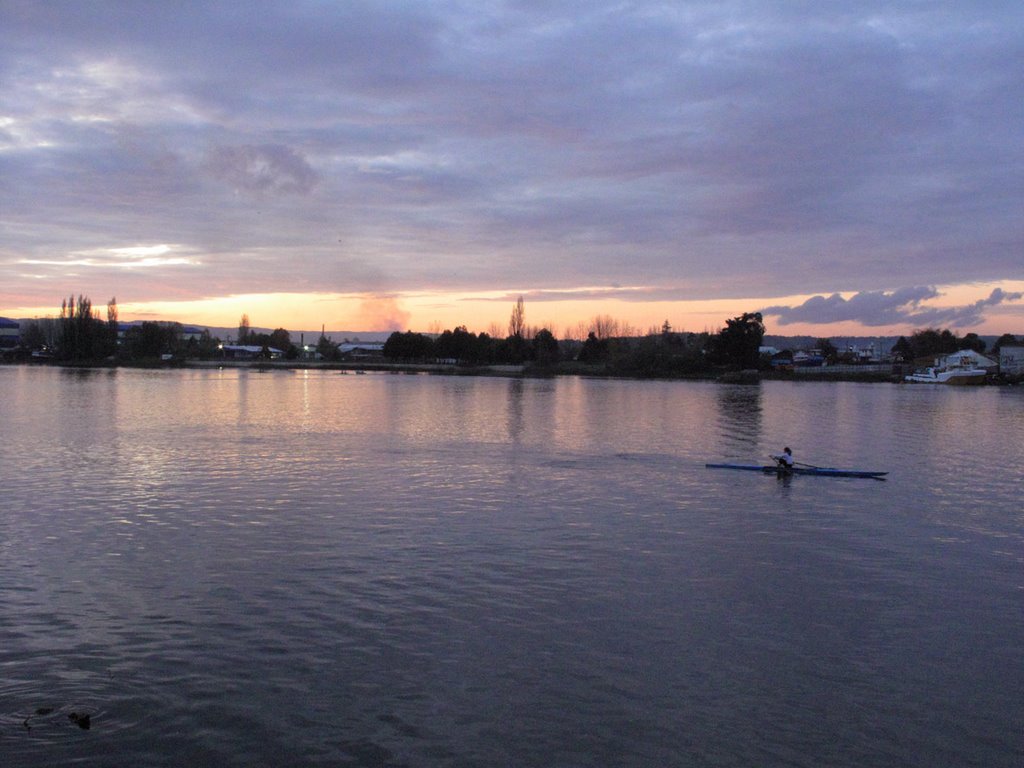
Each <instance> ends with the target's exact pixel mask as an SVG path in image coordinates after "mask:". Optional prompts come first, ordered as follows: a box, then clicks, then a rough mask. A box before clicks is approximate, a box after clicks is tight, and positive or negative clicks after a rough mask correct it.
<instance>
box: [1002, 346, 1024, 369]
mask: <svg viewBox="0 0 1024 768" xmlns="http://www.w3.org/2000/svg"><path fill="white" fill-rule="evenodd" d="M999 372H1000V373H1002V374H1004V375H1006V376H1024V346H1018V345H1016V344H1014V345H1010V344H1007V345H1004V346H1002V347H1000V348H999Z"/></svg>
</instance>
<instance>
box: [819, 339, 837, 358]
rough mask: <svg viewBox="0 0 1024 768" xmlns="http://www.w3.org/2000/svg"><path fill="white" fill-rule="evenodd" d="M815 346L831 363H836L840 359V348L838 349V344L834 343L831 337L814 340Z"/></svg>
mask: <svg viewBox="0 0 1024 768" xmlns="http://www.w3.org/2000/svg"><path fill="white" fill-rule="evenodd" d="M814 347H815V349H817V350H819V351H820V352H821V356H822V357H823V358H825V360H826V361H827V362H829V363H835V362H836V361H837V360H838V359H839V350H838V349H836V345H835V344H833V343H832V340H831V339H818V340H817V341H815V342H814Z"/></svg>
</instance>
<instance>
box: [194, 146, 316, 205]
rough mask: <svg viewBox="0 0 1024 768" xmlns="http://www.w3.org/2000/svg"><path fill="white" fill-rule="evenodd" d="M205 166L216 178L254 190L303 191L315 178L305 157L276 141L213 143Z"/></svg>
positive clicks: (241, 187)
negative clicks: (237, 143) (219, 144)
mask: <svg viewBox="0 0 1024 768" xmlns="http://www.w3.org/2000/svg"><path fill="white" fill-rule="evenodd" d="M207 167H208V168H209V169H210V172H211V173H212V174H213V175H214V176H216V177H217V178H218V179H221V180H222V181H224V182H226V183H228V184H230V185H232V186H233V187H235V188H237V189H242V190H245V191H247V192H255V193H257V194H307V193H308V192H310V190H312V189H313V186H314V185H315V184H316V181H317V175H316V172H315V171H314V170H313V169H312V168H311V167H310V165H309V163H308V162H306V160H305V158H303V157H302V156H301V155H300V154H299V153H298V152H296V151H295V150H294V149H291V148H290V147H284V146H281V145H277V144H263V145H261V146H258V147H254V146H243V147H217V148H216V149H215V150H213V151H212V152H211V153H210V157H209V159H208V160H207Z"/></svg>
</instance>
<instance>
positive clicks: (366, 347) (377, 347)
mask: <svg viewBox="0 0 1024 768" xmlns="http://www.w3.org/2000/svg"><path fill="white" fill-rule="evenodd" d="M338 349H339V350H341V351H342V352H355V351H356V350H360V349H361V350H363V351H364V352H383V351H384V342H383V341H364V342H352V341H346V342H343V343H341V344H339V345H338Z"/></svg>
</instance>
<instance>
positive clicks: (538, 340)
mask: <svg viewBox="0 0 1024 768" xmlns="http://www.w3.org/2000/svg"><path fill="white" fill-rule="evenodd" d="M560 358H561V355H560V354H559V350H558V339H556V338H555V336H554V334H553V333H551V331H549V330H548V329H547V328H541V329H540V330H539V331H537V335H536V336H534V337H533V359H534V361H536V363H537V364H538V365H553V364H554V363H557V362H558V361H559V359H560Z"/></svg>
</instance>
